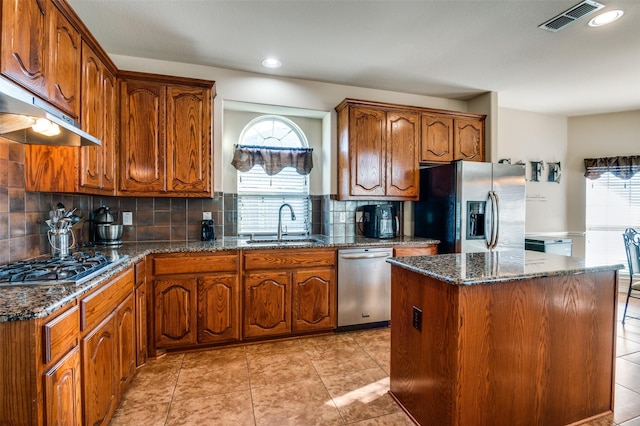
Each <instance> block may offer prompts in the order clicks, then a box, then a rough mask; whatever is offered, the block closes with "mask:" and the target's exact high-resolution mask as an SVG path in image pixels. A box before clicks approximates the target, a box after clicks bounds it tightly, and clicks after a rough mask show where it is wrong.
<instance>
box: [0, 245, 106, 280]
mask: <svg viewBox="0 0 640 426" xmlns="http://www.w3.org/2000/svg"><path fill="white" fill-rule="evenodd" d="M110 263H111V261H110V260H109V259H107V258H106V257H105V256H104V255H102V254H101V253H99V252H96V253H95V254H89V253H85V252H76V253H73V254H72V255H70V256H66V257H63V258H60V257H49V258H38V259H31V260H24V261H20V262H15V263H10V264H8V265H5V266H2V267H0V284H28V283H29V282H34V281H61V280H65V281H77V280H79V279H81V278H83V277H86V276H87V275H89V274H91V273H93V272H96V271H98V270H100V269H102V268H104V267H105V266H107V265H109V264H110Z"/></svg>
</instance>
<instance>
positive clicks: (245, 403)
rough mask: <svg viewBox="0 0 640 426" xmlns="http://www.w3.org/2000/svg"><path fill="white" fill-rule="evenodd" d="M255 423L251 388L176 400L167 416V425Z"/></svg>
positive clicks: (240, 424)
mask: <svg viewBox="0 0 640 426" xmlns="http://www.w3.org/2000/svg"><path fill="white" fill-rule="evenodd" d="M254 424H255V422H254V419H253V410H252V407H251V392H250V391H249V390H243V391H238V392H229V393H225V394H218V395H213V396H202V397H199V398H192V399H185V400H181V401H176V402H174V403H173V404H171V408H169V416H168V418H167V426H178V425H194V426H196V425H198V426H202V425H233V426H244V425H246V426H253V425H254Z"/></svg>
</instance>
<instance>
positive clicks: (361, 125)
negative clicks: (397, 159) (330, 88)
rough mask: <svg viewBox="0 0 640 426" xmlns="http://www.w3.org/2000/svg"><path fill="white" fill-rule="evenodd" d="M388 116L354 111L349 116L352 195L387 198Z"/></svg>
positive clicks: (360, 109) (378, 112) (366, 110)
mask: <svg viewBox="0 0 640 426" xmlns="http://www.w3.org/2000/svg"><path fill="white" fill-rule="evenodd" d="M385 136H386V135H385V113H384V111H380V110H377V109H375V108H361V107H352V108H351V109H350V112H349V158H350V161H351V164H350V180H351V185H350V193H351V195H354V196H384V195H385V194H386V190H385V176H386V170H385V167H386V158H385V154H386V143H385Z"/></svg>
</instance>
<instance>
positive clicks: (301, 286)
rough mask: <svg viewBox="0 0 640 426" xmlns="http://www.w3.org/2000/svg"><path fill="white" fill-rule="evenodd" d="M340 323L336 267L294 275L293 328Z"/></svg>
mask: <svg viewBox="0 0 640 426" xmlns="http://www.w3.org/2000/svg"><path fill="white" fill-rule="evenodd" d="M335 326H336V281H335V272H334V269H317V270H300V271H298V272H295V273H294V274H293V331H294V332H299V331H314V330H323V329H332V328H335Z"/></svg>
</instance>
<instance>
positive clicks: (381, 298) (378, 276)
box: [338, 247, 393, 330]
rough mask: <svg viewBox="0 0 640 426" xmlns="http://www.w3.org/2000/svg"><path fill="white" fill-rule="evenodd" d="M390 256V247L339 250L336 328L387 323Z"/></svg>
mask: <svg viewBox="0 0 640 426" xmlns="http://www.w3.org/2000/svg"><path fill="white" fill-rule="evenodd" d="M392 255H393V250H392V248H391V247H388V248H357V249H345V250H338V329H342V330H346V329H357V328H366V327H375V326H383V325H387V324H389V320H390V318H391V265H390V264H389V263H387V258H389V257H391V256H392Z"/></svg>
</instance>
